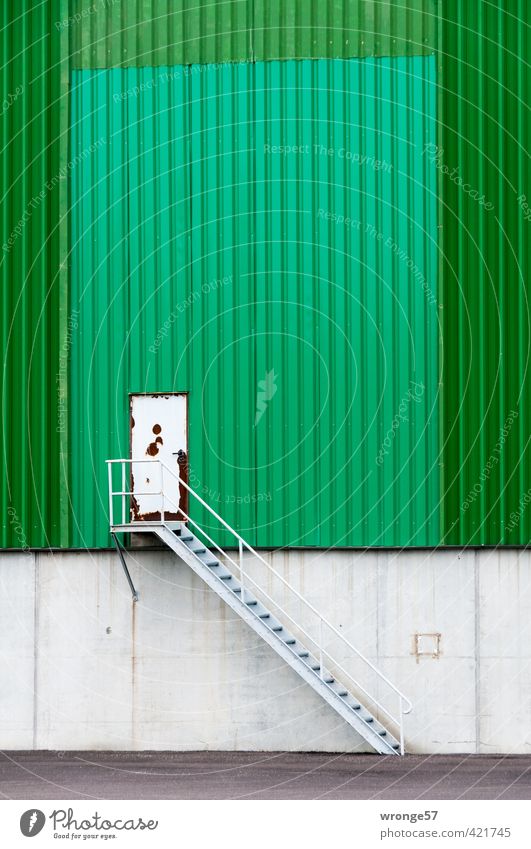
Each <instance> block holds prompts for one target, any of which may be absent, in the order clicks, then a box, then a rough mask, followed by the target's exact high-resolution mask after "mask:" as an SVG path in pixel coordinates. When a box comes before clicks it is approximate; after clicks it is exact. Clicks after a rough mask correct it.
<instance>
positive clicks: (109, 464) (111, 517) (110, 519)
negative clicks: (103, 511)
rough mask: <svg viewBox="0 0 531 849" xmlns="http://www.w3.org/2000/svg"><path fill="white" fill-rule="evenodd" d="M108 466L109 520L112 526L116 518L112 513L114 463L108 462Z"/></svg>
mask: <svg viewBox="0 0 531 849" xmlns="http://www.w3.org/2000/svg"><path fill="white" fill-rule="evenodd" d="M107 468H108V470H109V521H110V523H111V526H112V525H114V518H113V513H112V463H107Z"/></svg>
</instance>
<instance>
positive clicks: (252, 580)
mask: <svg viewBox="0 0 531 849" xmlns="http://www.w3.org/2000/svg"><path fill="white" fill-rule="evenodd" d="M107 464H108V475H109V514H110V525H111V534H112V535H113V538H114V539H115V540H116V534H118V533H130V532H134V533H149V534H155V535H156V536H157V537H158V538H159V539H160V540H161V542H163V543H164V545H166V546H167V547H168V548H170V549H171V550H172V551H173V552H175V554H176V555H178V557H180V558H181V560H184V562H185V563H186V564H187V565H188V566H189V567H190V568H191V569H192V570H193V571H194V572H195V573H196V574H197V575H198V576H199V577H200V578H201V579H202V580H203V581H204V582H205V583H206V584H207V585H208V586H209V587H210V588H211V589H212V590H214V592H216V593H217V595H218V596H219V597H220V598H222V599H223V601H224V602H225V603H226V604H228V605H229V607H231V608H232V610H234V611H235V613H237V614H238V616H240V617H241V618H242V619H243V620H244V621H245V622H246V623H247V624H248V625H249V626H250V627H251V628H252V629H253V631H255V632H256V633H257V634H258V635H259V636H260V637H261V638H262V639H263V640H265V642H266V643H268V644H269V645H270V646H271V648H273V649H274V650H275V651H276V653H277V654H278V655H279V656H280V657H281V658H282V659H283V660H285V661H286V663H287V664H288V665H289V666H291V668H292V669H294V670H295V672H297V673H298V674H299V675H300V677H301V678H302V679H303V680H304V681H306V683H307V684H309V685H310V686H311V687H313V689H314V690H315V691H316V692H317V693H318V694H319V695H320V696H321V697H322V698H323V699H324V700H325V701H326V702H327V703H328V704H329V705H330V707H331V708H333V709H334V710H335V711H336V713H338V714H339V715H340V716H341V717H342V718H343V719H344V720H345V721H346V722H348V723H349V725H350V726H351V727H352V728H353V729H354V730H355V731H357V732H358V734H359V735H360V736H361V737H363V739H364V740H366V741H367V742H368V743H369V744H370V745H371V746H372V747H373V748H374V749H375V750H376V751H377V752H379V753H380V754H385V755H403V754H404V722H403V717H404V714H407V713H409V712H410V711H411V708H412V705H411V702H410V701H409V699H408V698H407V697H406V696H405V695H404V694H403V693H402V692H401V691H400V690H399V689H398V688H397V687H396V686H395V685H394V684H393V683H392V682H391V681H390V680H389V679H388V678H387V677H386V676H385V675H384V674H383V673H382V672H381V671H380V670H379V669H377V667H376V666H374V664H373V663H372V662H371V661H370V660H369V659H368V658H366V657H365V656H364V655H363V654H362V653H361V652H360V651H359V650H358V649H356V648H355V647H354V646H353V645H352V644H351V643H350V642H349V641H348V640H347V639H346V638H345V637H344V635H343V634H342V633H341V632H340V631H339V630H338V629H337V628H336V627H335V626H334V625H332V624H331V623H330V622H328V621H327V620H326V619H325V618H324V617H323V616H322V615H321V614H320V613H319V611H318V610H316V608H315V607H313V605H311V604H310V603H309V602H308V601H307V600H306V599H305V598H304V597H303V596H302V595H301V594H300V593H299V592H298V591H297V590H296V589H295V588H294V587H293V586H292V585H291V584H289V583H288V581H286V580H285V578H284V577H283V576H282V575H281V574H280V573H279V572H278V571H276V570H275V569H273V567H272V566H271V565H270V564H269V563H268V562H267V561H266V560H265V559H264V558H263V557H262V556H261V555H260V554H259V553H258V552H257V551H255V549H253V548H252V547H251V546H250V545H249V544H248V543H247V542H246V541H245V540H244V539H243V538H242V537H241V536H240V535H239V534H238V533H237V532H236V531H235V530H234V529H233V528H231V527H230V525H228V524H227V522H225V520H224V519H223V518H222V517H221V516H219V515H218V514H217V513H216V512H215V511H214V510H213V509H212V508H211V507H210V506H209V505H208V504H207V503H206V502H205V501H203V499H202V498H201V497H200V496H199V495H197V493H196V492H194V491H193V490H192V489H191V488H190V487H189V486H188V485H187V484H186V483H185V482H184V481H183V480H182V479H179V476H178V474H177V473H176V472H174V471H173V470H172V469H170V468H169V467H168V466H166V465H165V464H164V463H162V462H161V461H160V460H157V459H149V460H143V459H142V460H107ZM140 464H142V466H143V464H149V477H147V476H144V477H145V479H146V480H147V481H149V482H150V485H151V488H150V489H149V491H143V492H140V491H139V489H137V488H135V489H134V492H133V491H132V490H131V489H127V488H126V478H127V477H129V479H133V477H134V478H136V479H138V477H139V475H138V469H139V468H140ZM116 466H120V467H121V477H120V488H119V489H117V490H115V489H114V488H113V469H114V468H115V467H116ZM128 466H129V467H133V468H132V470H131V471H134V472H135V474H134V475H133V474H129V476H127V473H126V469H127V467H128ZM169 480H171V491H172V492H175V486H176V482H177V484H178V486H179V487H185V488H186V490H187V491H188V493H189V496H190V504H191V505H192V504H194V502H195V503H196V504H197V505H200V507H201V508H203V510H206V511H207V513H208V518H209V522H210V520H211V519H212V520H214V521H215V523H216V524H217V525H219V526H221V528H223V531H224V532H225V534H227V532H228V534H229V535H230V536H231V537H232V538H234V541H235V548H236V549H237V554H235V552H234V551H231V552H230V553H229V552H228V551H224V550H223V549H222V548H221V547H220V546H219V545H218V544H217V543H216V542H215V541H214V539H212V538H211V536H210V535H209V534H208V533H207V532H206V531H205V530H204V528H202V527H200V526H199V525H198V524H197V522H196V521H194V519H192V518H191V517H190V516H189V515H187V514H186V513H184V512H183V510H182V508H181V507H180V506H179V505H178V504H175V502H174V501H172V500H170V499H169V498H168V494H167V492H168V488H170V487H167V486H166V487H165V482H168V481H169ZM154 482H155V484H154ZM159 483H160V489H156V487H158V486H159ZM135 495H138V496H152V497H153V499H157V506H158V515H159V516H160V520H158V521H157V520H155V521H154V520H152V518H150V519H149V520H147V521H146V520H141V519H137V518H135V515H136V514H135V511H133V510H132V509H131V504H130V499H134V497H135ZM117 498H118V499H120V503H121V511H120V512H121V522H118V523H116V522H115V520H114V504H115V500H116V499H117ZM189 509H190V508H189ZM176 512H177V513H178V514H179V518H181V517H182V520H183V521H178V522H176V521H166V520H165V516H166V513H171V515H172V517H174V516H175V513H176ZM190 512H192V510H190ZM153 513H155V515H156V511H152V512H151V514H150V516H152V515H153ZM192 528H193V531H192ZM209 529H210V525H209ZM117 548H118V551H119V553H120V556H121V559H122V565H123V566H124V569H125V571H126V574H127V576H128V580H129V582H130V585H131V588H132V591H133V597H134V598H135V600H136V598H137V594H136V591H135V590H134V587H133V585H132V582H131V579H130V577H129V573H128V571H127V567H126V565H125V561H124V559H123V554H122V551H121V550H120V548H119V547H118V545H117ZM234 557H236V559H234ZM256 567H257V568H256ZM253 569H254V574H253ZM257 570H258V573H260V571H262V572H264V570H265V573H264V574H265V577H266V578H267V580H268V583H269V584H270V583H271V582H276V583H277V584H278V586H279V587H281V588H282V591H283V593H284V595H286V594H288V595H289V596H290V597H291V596H292V597H293V603H292V604H290V605H289V606H290V608H292V607H297V605H298V606H299V607H300V606H301V605H302V607H303V608H304V610H305V616H304V622H305V624H304V627H303V626H302V625H301V624H300V622H297V621H295V619H294V618H293V616H292V614H290V613H289V612H288V610H287V609H286V605H285V606H284V607H281V606H280V604H279V602H278V601H277V600H275V599H274V598H272V597H271V596H270V595H269V594H268V593H267V592H266V591H265V589H264V585H265V583H266V581H265V580H263V578H262V580H259V578H260V575H259V574H258V575H257V574H256V571H257ZM309 623H311V624H309ZM332 651H333V652H334V655H333V654H332ZM338 654H339V655H340V656H342V657H344V656H345V655H347V656H349V660H351V659H353V660H354V661H355V662H356V667H357V670H356V673H351V672H348V671H347V670H346V669H345V668H344V666H343V663H340V662H339V661H338V660H337V655H338ZM362 669H363V670H364V671H365V672H368V673H369V675H370V676H372V682H373V688H374V689H375V690H376V691H377V693H378V697H376V696H374V695H371V693H370V692H369V691H368V689H367V684H365V685H364V684H362V681H361V680H360V671H361V670H362ZM354 676H355V677H354ZM384 690H385V691H386V696H387V697H389V696H392V697H393V698H394V700H395V701H396V702H397V703H398V711H397V715H396V716H395V715H393V713H392V712H391V711H390V709H389V707H388V706H387V705H386V704H384V695H383V692H382V691H384ZM383 722H385V725H384V724H383Z"/></svg>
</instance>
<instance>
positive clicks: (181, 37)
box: [63, 0, 437, 69]
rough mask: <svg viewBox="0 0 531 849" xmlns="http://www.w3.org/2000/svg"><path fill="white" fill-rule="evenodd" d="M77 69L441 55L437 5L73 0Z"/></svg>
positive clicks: (413, 0)
mask: <svg viewBox="0 0 531 849" xmlns="http://www.w3.org/2000/svg"><path fill="white" fill-rule="evenodd" d="M63 26H64V28H68V29H69V31H70V32H71V45H72V66H73V67H74V68H77V69H80V68H111V67H119V66H120V67H127V66H129V67H134V66H136V67H138V66H143V65H149V66H152V65H179V64H183V65H189V64H198V63H202V64H211V63H216V62H249V61H262V60H269V59H310V58H313V59H320V58H331V59H334V58H338V59H349V58H352V57H362V56H414V55H419V54H431V53H434V52H435V49H436V43H437V0H407V2H405V1H404V0H378V2H374V3H371V2H367V0H203V1H202V0H147V2H146V0H96V2H94V0H73V3H72V9H71V13H70V18H69V19H68V20H65V21H64V22H63Z"/></svg>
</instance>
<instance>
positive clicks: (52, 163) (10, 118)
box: [0, 2, 68, 548]
mask: <svg viewBox="0 0 531 849" xmlns="http://www.w3.org/2000/svg"><path fill="white" fill-rule="evenodd" d="M52 5H53V8H52ZM62 5H63V7H64V6H65V5H66V4H65V3H63V4H62ZM60 10H61V4H59V3H57V4H51V3H46V2H43V3H35V2H20V3H17V4H12V3H3V4H2V5H1V8H0V37H1V44H2V48H1V53H0V56H1V58H0V92H1V94H0V101H1V110H0V111H1V115H0V122H1V127H2V135H1V140H0V173H1V175H2V179H1V183H0V234H1V237H0V290H1V293H2V295H1V297H2V324H1V331H0V332H1V337H2V339H1V347H2V366H3V368H2V388H1V405H2V487H1V498H2V510H1V514H2V515H1V526H2V533H1V540H0V544H1V545H2V546H10V547H11V546H12V547H17V548H20V547H25V546H35V547H37V546H38V547H40V546H48V545H61V544H67V543H68V500H67V499H68V489H67V486H66V485H65V474H64V470H65V468H66V436H67V432H66V427H67V416H66V414H65V415H64V417H63V418H62V419H61V420H60V419H59V412H60V410H59V393H60V392H63V391H66V357H65V356H62V355H61V347H62V345H63V344H64V343H65V342H66V322H67V292H66V280H65V267H64V265H62V263H63V261H64V259H65V258H66V242H65V235H66V231H65V226H66V221H65V218H64V214H65V212H66V209H67V198H66V174H67V172H66V170H65V165H66V155H67V154H66V142H67V138H68V135H67V133H68V118H67V111H66V110H67V104H66V100H65V96H64V92H65V91H66V88H64V87H63V86H62V80H63V82H64V83H67V82H68V76H67V73H68V72H67V68H65V63H64V61H63V58H62V57H63V56H64V57H65V58H66V60H67V57H68V54H67V51H65V50H63V47H64V46H65V40H64V35H62V34H61V33H60V32H59V31H58V30H57V28H56V27H55V26H54V23H55V21H56V19H57V17H58V16H59V13H60ZM65 75H66V76H65ZM59 177H61V179H59ZM61 403H62V404H63V405H64V407H65V408H66V406H67V398H66V396H64V397H62V398H61ZM63 453H64V454H65V457H64V458H63Z"/></svg>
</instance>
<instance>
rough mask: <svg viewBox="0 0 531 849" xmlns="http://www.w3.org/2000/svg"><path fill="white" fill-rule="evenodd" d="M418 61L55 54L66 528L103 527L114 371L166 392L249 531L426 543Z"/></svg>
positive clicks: (433, 364)
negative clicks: (59, 80) (63, 148)
mask: <svg viewBox="0 0 531 849" xmlns="http://www.w3.org/2000/svg"><path fill="white" fill-rule="evenodd" d="M161 74H162V76H161ZM435 74H436V67H435V60H434V58H433V57H430V58H420V57H417V58H410V59H407V58H402V59H386V60H365V61H358V60H352V61H349V62H342V61H318V62H311V61H305V62H285V63H277V62H270V63H258V64H255V65H252V64H241V65H237V64H233V65H225V66H222V67H202V68H200V69H198V68H196V69H191V71H189V72H185V69H184V68H182V67H181V68H167V69H156V70H154V69H144V70H136V69H130V70H112V71H100V72H90V71H85V72H76V73H74V75H73V80H72V137H71V143H72V156H73V157H76V158H77V159H78V160H79V161H78V162H77V164H76V167H75V168H74V169H73V172H72V304H73V307H74V308H76V309H78V310H79V312H80V318H79V325H80V329H79V332H78V333H77V334H76V336H75V339H74V341H73V350H72V407H71V409H72V476H73V488H72V493H73V509H74V514H75V515H74V524H75V527H74V537H73V541H74V544H75V545H76V546H79V545H97V546H98V545H104V544H107V542H108V536H107V527H106V477H105V468H104V460H105V459H106V458H107V457H108V456H110V455H115V456H117V455H120V454H125V455H127V454H128V451H129V437H128V401H127V393H128V392H151V391H152V392H156V391H170V390H173V391H179V390H181V391H182V390H189V392H190V418H189V447H190V480H191V483H192V485H193V486H194V487H195V488H196V489H197V490H198V491H199V492H203V494H204V495H205V497H206V498H207V499H209V500H210V501H211V503H213V505H214V506H216V507H217V508H218V509H219V510H220V512H222V514H223V515H224V516H225V517H226V518H227V519H228V521H230V522H232V523H233V524H234V525H236V526H237V527H239V528H240V529H241V530H242V531H244V532H245V534H246V535H247V536H248V537H249V538H250V539H251V541H252V542H254V543H255V544H257V545H275V546H283V545H322V546H328V545H408V544H409V545H419V544H436V543H437V542H438V540H439V515H438V490H439V474H438V457H437V451H438V429H437V408H436V398H437V384H438V374H437V340H438V335H437V312H438V310H437V304H436V297H435V296H436V288H437V269H436V266H437V249H436V243H437V193H436V189H437V186H436V169H435V167H434V166H430V165H429V164H428V163H427V161H426V158H425V157H424V156H423V155H422V149H423V145H424V144H426V143H430V142H434V141H435V138H436V120H435V110H436V86H435ZM154 78H156V80H157V84H156V85H155V84H154V83H153V82H152V81H153V79H154ZM128 92H129V93H128ZM100 142H101V143H100ZM265 145H270V146H271V147H270V149H269V150H267V149H266V148H265V147H264V146H265ZM281 145H284V146H286V145H291V146H297V147H299V151H298V152H292V153H288V154H286V153H285V154H283V153H281V152H279V151H275V150H274V149H273V148H274V147H275V146H281ZM91 146H92V148H94V147H95V146H97V147H96V149H95V150H94V152H93V153H91V155H90V156H86V157H85V158H84V159H83V160H81V158H80V157H81V154H82V152H83V151H86V150H88V149H90V148H91ZM314 146H316V147H314ZM347 152H348V154H349V155H351V157H352V158H350V159H349V158H347V155H346V153H347ZM362 156H364V157H366V158H367V159H366V160H364V161H363V163H362V162H361V159H360V158H361V157H362ZM356 157H358V159H357V160H356ZM333 216H335V219H334V218H333ZM340 216H344V217H348V218H350V219H351V222H349V223H347V224H345V223H342V222H340V221H338V218H339V217H340ZM352 222H359V225H358V224H352ZM387 240H390V242H389V243H388V242H387ZM391 244H392V245H394V244H396V245H397V249H396V250H395V249H394V248H393V247H392V246H391ZM399 251H402V255H401V256H400V255H399ZM413 265H416V266H417V269H415V268H411V266H413ZM227 278H229V282H225V284H222V285H214V284H213V283H212V281H214V280H221V279H225V280H227ZM423 281H425V282H424V286H423ZM426 288H429V290H430V291H426ZM430 292H431V294H430ZM172 314H173V316H174V317H175V319H176V320H175V322H174V323H172V324H171V325H170V324H169V322H168V319H169V317H170V316H171V315H172ZM164 322H168V325H169V326H168V328H167V329H166V330H165V329H164V327H165V325H164ZM166 332H168V335H167V336H166V335H164V334H165V333H166ZM159 343H160V344H159ZM272 372H274V375H275V376H274V377H273V375H272V374H271V373H272ZM267 374H269V375H270V378H269V380H270V387H269V388H270V392H269V395H270V396H271V397H270V399H269V401H268V402H267V403H266V405H265V411H264V412H263V415H262V416H261V417H259V420H258V422H257V421H256V413H257V404H258V403H259V401H260V392H262V391H263V385H262V386H261V385H260V381H264V380H266V376H267ZM413 381H414V382H415V384H416V388H415V387H413V383H412V382H413ZM273 386H276V390H273V388H272V387H273ZM266 394H267V392H266ZM398 416H401V417H402V421H400V420H399V419H398V418H397V417H398ZM393 423H395V426H394V425H393ZM388 433H389V434H390V436H389V437H388V443H389V444H388V447H387V448H385V451H387V452H388V453H387V454H383V455H382V456H381V459H382V462H381V463H380V464H378V462H377V458H378V455H379V450H380V448H381V447H382V445H384V440H385V438H386V435H387V434H388Z"/></svg>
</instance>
